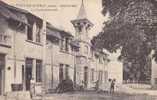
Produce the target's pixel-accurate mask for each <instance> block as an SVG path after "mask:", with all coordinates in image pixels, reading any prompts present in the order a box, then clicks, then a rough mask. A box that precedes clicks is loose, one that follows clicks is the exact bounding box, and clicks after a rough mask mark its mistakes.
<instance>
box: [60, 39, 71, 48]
mask: <svg viewBox="0 0 157 100" xmlns="http://www.w3.org/2000/svg"><path fill="white" fill-rule="evenodd" d="M69 41H70V39H69V38H65V37H64V38H63V39H62V40H61V45H60V49H61V50H62V51H63V50H64V51H69Z"/></svg>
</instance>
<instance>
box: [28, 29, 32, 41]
mask: <svg viewBox="0 0 157 100" xmlns="http://www.w3.org/2000/svg"><path fill="white" fill-rule="evenodd" d="M27 39H28V40H32V41H33V28H32V27H31V26H28V28H27Z"/></svg>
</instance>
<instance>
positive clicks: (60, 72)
mask: <svg viewBox="0 0 157 100" xmlns="http://www.w3.org/2000/svg"><path fill="white" fill-rule="evenodd" d="M62 80H63V64H60V65H59V82H62Z"/></svg>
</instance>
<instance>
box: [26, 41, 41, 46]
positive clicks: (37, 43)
mask: <svg viewBox="0 0 157 100" xmlns="http://www.w3.org/2000/svg"><path fill="white" fill-rule="evenodd" d="M26 41H27V42H29V43H32V44H36V45H39V46H43V44H41V43H39V42H34V41H32V40H26Z"/></svg>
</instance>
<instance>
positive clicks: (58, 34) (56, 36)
mask: <svg viewBox="0 0 157 100" xmlns="http://www.w3.org/2000/svg"><path fill="white" fill-rule="evenodd" d="M46 34H47V35H48V36H52V37H55V38H58V39H61V35H60V33H59V32H57V31H53V30H51V29H49V28H46Z"/></svg>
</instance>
